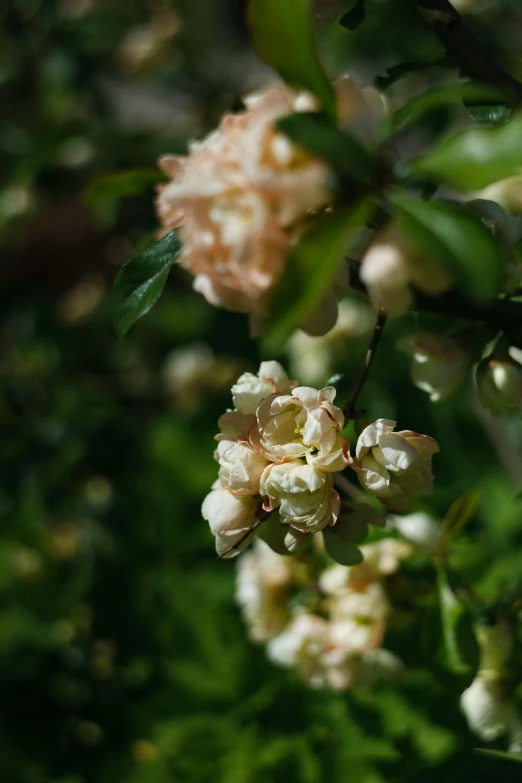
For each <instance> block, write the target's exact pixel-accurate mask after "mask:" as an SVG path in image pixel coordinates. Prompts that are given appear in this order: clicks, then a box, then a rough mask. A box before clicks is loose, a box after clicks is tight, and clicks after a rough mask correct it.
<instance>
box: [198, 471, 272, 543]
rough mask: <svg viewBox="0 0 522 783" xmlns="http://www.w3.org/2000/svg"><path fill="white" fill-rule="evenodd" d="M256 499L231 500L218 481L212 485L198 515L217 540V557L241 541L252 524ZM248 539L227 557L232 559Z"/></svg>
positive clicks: (233, 498)
mask: <svg viewBox="0 0 522 783" xmlns="http://www.w3.org/2000/svg"><path fill="white" fill-rule="evenodd" d="M258 506H259V500H258V499H256V498H253V497H234V495H232V494H231V493H230V492H228V491H227V490H226V489H224V488H223V487H222V486H221V483H220V482H219V481H215V482H214V484H213V485H212V491H211V492H209V494H208V495H207V496H206V498H205V500H204V501H203V505H202V507H201V514H202V516H203V519H205V520H206V521H207V522H208V523H209V525H210V529H211V531H212V532H213V534H214V536H215V538H216V550H217V553H218V555H222V554H223V552H224V551H225V550H226V549H228V548H229V547H231V546H234V545H235V544H237V543H238V541H240V539H241V538H242V537H243V536H244V535H245V533H246V532H247V531H248V530H250V528H251V527H252V526H253V524H254V522H255V515H256V510H257V509H258ZM250 540H251V538H250V537H249V536H248V537H247V538H246V539H245V541H244V542H243V543H242V544H241V545H240V547H239V548H238V549H236V550H233V551H231V552H230V553H229V554H228V555H226V556H228V557H234V556H235V555H237V554H238V553H239V552H240V551H242V550H243V549H245V547H247V546H248V544H249V543H250Z"/></svg>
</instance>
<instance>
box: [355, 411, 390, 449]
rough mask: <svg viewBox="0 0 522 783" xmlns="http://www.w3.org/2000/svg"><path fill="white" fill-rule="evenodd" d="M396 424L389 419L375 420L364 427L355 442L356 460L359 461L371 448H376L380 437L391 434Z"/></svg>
mask: <svg viewBox="0 0 522 783" xmlns="http://www.w3.org/2000/svg"><path fill="white" fill-rule="evenodd" d="M396 424H397V422H396V421H392V420H391V419H377V421H374V422H373V424H369V425H368V426H367V427H365V429H364V430H363V431H362V432H361V434H360V435H359V440H358V441H357V449H356V455H355V456H356V457H357V459H361V457H363V456H364V455H365V454H367V452H368V451H369V450H370V449H371V448H372V447H373V446H377V445H378V443H379V440H380V438H381V436H382V435H384V434H385V433H389V432H393V429H394V427H395V425H396Z"/></svg>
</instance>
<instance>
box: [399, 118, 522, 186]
mask: <svg viewBox="0 0 522 783" xmlns="http://www.w3.org/2000/svg"><path fill="white" fill-rule="evenodd" d="M521 139H522V113H518V114H516V115H514V116H513V119H511V120H510V121H509V122H508V123H506V124H505V125H502V126H500V127H498V128H480V129H479V128H477V129H474V130H469V131H463V132H462V133H459V134H458V135H457V136H454V137H453V138H451V139H449V140H448V141H446V142H445V143H444V144H442V145H441V146H440V147H438V149H435V150H433V152H430V153H429V154H428V155H425V156H424V157H422V158H419V159H417V160H416V161H414V163H413V171H414V172H415V173H416V174H420V175H422V176H427V177H430V178H432V179H434V180H436V181H437V182H443V183H445V184H447V185H450V186H451V187H454V188H458V189H459V190H464V191H466V190H480V189H481V188H485V187H486V186H487V185H490V184H491V183H492V182H497V181H498V180H499V179H504V178H506V177H511V176H513V175H515V174H519V173H520V172H521V171H522V143H521Z"/></svg>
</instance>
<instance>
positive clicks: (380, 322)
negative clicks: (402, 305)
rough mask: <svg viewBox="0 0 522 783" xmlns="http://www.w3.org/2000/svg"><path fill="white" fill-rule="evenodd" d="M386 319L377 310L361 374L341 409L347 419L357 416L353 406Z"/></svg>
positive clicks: (365, 377)
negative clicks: (375, 321) (377, 313)
mask: <svg viewBox="0 0 522 783" xmlns="http://www.w3.org/2000/svg"><path fill="white" fill-rule="evenodd" d="M387 317H388V316H387V315H386V313H385V312H384V310H383V309H382V308H381V309H380V310H379V315H378V316H377V323H376V324H375V328H374V330H373V334H372V339H371V340H370V345H369V346H368V350H367V352H366V357H365V359H364V366H363V368H362V371H361V374H360V375H359V377H358V379H357V381H356V383H355V386H354V388H353V391H352V393H351V394H350V397H349V399H348V402H347V403H346V405H345V406H344V409H343V410H344V413H345V415H346V417H347V419H354V418H355V416H356V415H357V414H356V410H355V406H356V405H357V398H358V397H359V394H360V393H361V390H362V387H363V386H364V384H365V383H366V379H367V377H368V373H369V372H370V367H371V365H372V362H373V358H374V356H375V351H376V350H377V346H378V345H379V341H380V339H381V335H382V330H383V328H384V324H385V323H386V318H387Z"/></svg>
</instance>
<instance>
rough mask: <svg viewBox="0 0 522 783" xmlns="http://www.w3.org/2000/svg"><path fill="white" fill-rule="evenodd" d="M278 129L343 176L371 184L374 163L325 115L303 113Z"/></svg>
mask: <svg viewBox="0 0 522 783" xmlns="http://www.w3.org/2000/svg"><path fill="white" fill-rule="evenodd" d="M277 127H278V128H279V130H281V131H282V132H283V133H284V134H286V135H287V136H288V137H289V138H290V139H292V141H294V142H295V143H296V144H298V145H299V146H300V147H304V148H305V149H306V150H308V152H311V153H312V154H313V155H317V156H318V157H320V158H323V159H324V160H326V161H328V162H329V163H331V164H332V166H333V167H334V168H335V169H336V170H337V171H339V172H340V173H341V174H347V175H350V177H353V178H355V179H358V180H359V181H361V182H365V183H368V182H370V180H371V175H372V168H373V167H372V160H371V157H370V155H369V154H368V151H367V150H366V149H365V148H364V147H363V146H362V144H360V143H359V142H358V141H357V139H356V138H354V137H353V136H350V135H349V134H347V133H344V132H343V131H341V130H339V128H337V127H336V126H335V125H334V124H333V123H332V122H331V121H330V120H329V118H328V117H327V116H326V115H325V114H319V113H318V112H299V113H297V114H290V115H289V116H288V117H283V118H282V119H281V120H279V121H278V123H277Z"/></svg>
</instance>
